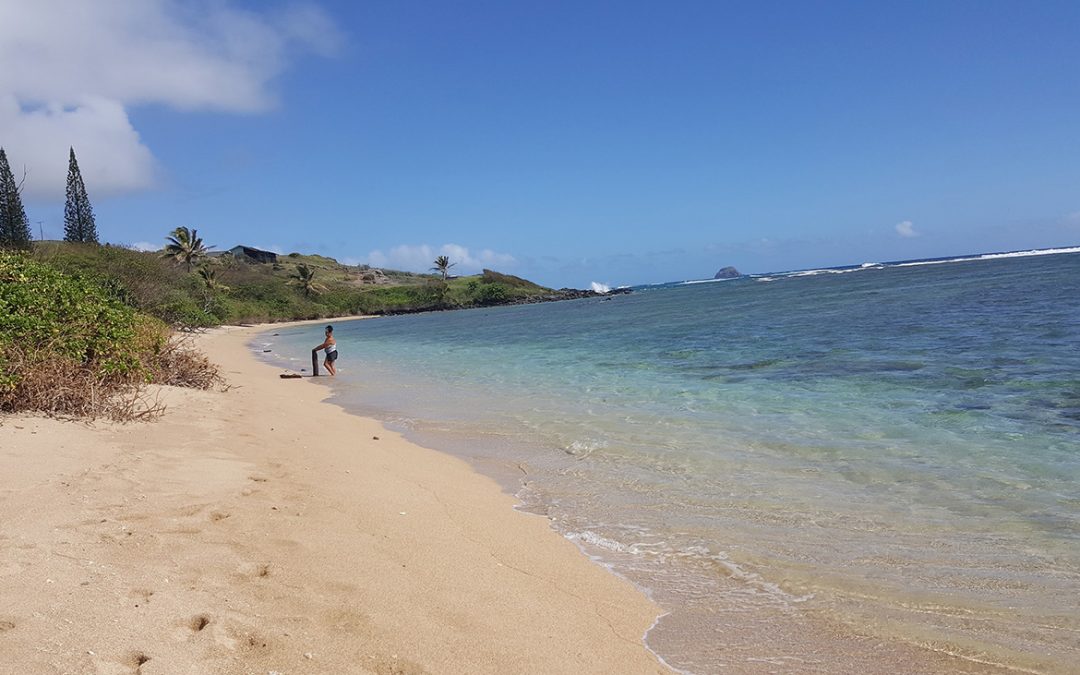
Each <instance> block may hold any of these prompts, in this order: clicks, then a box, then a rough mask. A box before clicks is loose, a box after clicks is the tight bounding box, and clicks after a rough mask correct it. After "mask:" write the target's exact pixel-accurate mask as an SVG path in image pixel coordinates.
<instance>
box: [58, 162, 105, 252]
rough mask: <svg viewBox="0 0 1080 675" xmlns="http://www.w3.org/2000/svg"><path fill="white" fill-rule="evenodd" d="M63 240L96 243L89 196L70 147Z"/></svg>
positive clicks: (95, 227)
mask: <svg viewBox="0 0 1080 675" xmlns="http://www.w3.org/2000/svg"><path fill="white" fill-rule="evenodd" d="M64 241H74V242H80V243H86V244H96V243H98V236H97V225H95V224H94V209H93V207H92V206H90V197H89V196H87V194H86V185H84V184H83V179H82V173H81V172H80V171H79V162H78V161H76V159H75V148H71V155H70V157H69V158H68V177H67V203H65V204H64Z"/></svg>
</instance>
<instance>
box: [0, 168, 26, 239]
mask: <svg viewBox="0 0 1080 675" xmlns="http://www.w3.org/2000/svg"><path fill="white" fill-rule="evenodd" d="M0 248H30V220H29V219H28V218H27V217H26V210H25V209H24V208H23V204H22V197H20V196H19V186H18V185H17V184H16V183H15V176H14V175H12V173H11V167H10V166H8V160H7V153H5V152H4V149H3V148H0Z"/></svg>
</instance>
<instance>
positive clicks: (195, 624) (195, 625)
mask: <svg viewBox="0 0 1080 675" xmlns="http://www.w3.org/2000/svg"><path fill="white" fill-rule="evenodd" d="M188 625H189V626H190V627H191V630H192V631H193V632H195V633H198V632H200V631H201V630H202V629H203V628H206V627H207V626H209V625H210V617H209V616H207V615H205V614H199V615H197V616H193V617H192V618H191V621H189V622H188Z"/></svg>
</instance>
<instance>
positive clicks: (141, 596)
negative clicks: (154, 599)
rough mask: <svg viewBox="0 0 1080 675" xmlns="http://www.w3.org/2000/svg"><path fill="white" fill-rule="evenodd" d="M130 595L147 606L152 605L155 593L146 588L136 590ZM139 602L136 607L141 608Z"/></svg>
mask: <svg viewBox="0 0 1080 675" xmlns="http://www.w3.org/2000/svg"><path fill="white" fill-rule="evenodd" d="M128 595H130V596H131V597H133V598H136V599H138V600H139V602H141V603H142V604H144V605H147V604H150V598H151V596H153V595H154V592H153V591H151V590H148V589H145V588H136V589H133V590H132V591H131V593H129V594H128ZM139 602H136V603H135V606H136V607H138V606H139Z"/></svg>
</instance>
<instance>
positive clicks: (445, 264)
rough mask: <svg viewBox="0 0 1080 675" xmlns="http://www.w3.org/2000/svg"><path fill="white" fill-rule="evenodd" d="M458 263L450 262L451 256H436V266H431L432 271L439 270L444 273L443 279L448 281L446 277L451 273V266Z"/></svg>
mask: <svg viewBox="0 0 1080 675" xmlns="http://www.w3.org/2000/svg"><path fill="white" fill-rule="evenodd" d="M456 264H457V263H452V262H450V258H448V257H446V256H444V255H441V256H439V257H438V258H435V267H432V268H431V271H432V272H439V273H441V274H442V278H443V281H446V277H447V276H449V274H450V268H451V267H453V266H454V265H456Z"/></svg>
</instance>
